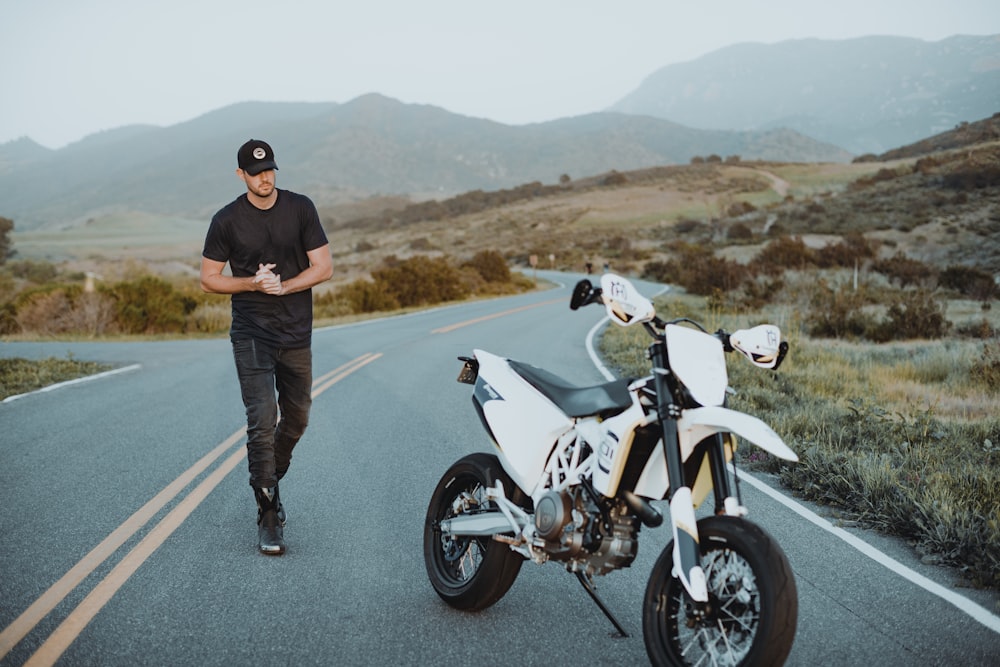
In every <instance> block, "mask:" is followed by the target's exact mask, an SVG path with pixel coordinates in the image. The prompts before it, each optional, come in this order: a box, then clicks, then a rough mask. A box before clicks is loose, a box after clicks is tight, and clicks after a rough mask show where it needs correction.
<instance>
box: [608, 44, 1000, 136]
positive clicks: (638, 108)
mask: <svg viewBox="0 0 1000 667" xmlns="http://www.w3.org/2000/svg"><path fill="white" fill-rule="evenodd" d="M611 109H612V110H614V111H622V112H626V113H633V114H644V115H649V116H655V117H657V118H663V119H667V120H670V121H673V122H675V123H681V124H683V125H687V126H690V127H698V128H706V129H715V128H726V129H731V130H732V129H744V130H765V129H771V128H775V127H787V128H791V129H793V130H796V131H797V132H800V133H802V134H805V135H807V136H810V137H815V138H816V139H819V140H821V141H826V142H829V143H832V144H835V145H837V146H842V147H844V148H846V149H847V150H849V151H851V152H853V153H855V154H863V153H882V152H885V151H887V150H889V149H891V148H893V147H895V146H901V145H905V144H909V143H911V142H914V141H917V140H919V139H922V138H924V137H927V136H930V135H932V134H936V133H938V132H941V131H942V130H948V129H951V128H953V127H955V126H956V125H958V124H959V123H961V122H965V121H972V120H975V119H978V118H984V117H986V116H989V115H991V114H993V113H994V112H996V111H1000V35H989V36H967V35H959V36H954V37H950V38H948V39H944V40H941V41H939V42H925V41H923V40H918V39H911V38H903V37H876V36H873V37H863V38H858V39H848V40H819V39H805V40H792V41H786V42H779V43H777V44H737V45H734V46H730V47H727V48H724V49H719V50H718V51H715V52H713V53H710V54H707V55H705V56H703V57H701V58H698V59H697V60H693V61H690V62H686V63H678V64H674V65H669V66H667V67H663V68H661V69H659V70H657V71H655V72H654V73H653V74H651V75H650V76H649V77H647V78H646V80H645V81H643V83H642V84H641V85H640V86H639V88H637V89H636V90H635V91H633V92H632V93H630V94H629V95H627V96H626V97H625V98H623V99H622V100H620V101H619V102H618V103H616V104H615V105H613V106H612V107H611Z"/></svg>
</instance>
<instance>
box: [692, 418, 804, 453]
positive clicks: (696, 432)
mask: <svg viewBox="0 0 1000 667" xmlns="http://www.w3.org/2000/svg"><path fill="white" fill-rule="evenodd" d="M677 431H678V435H679V436H680V441H681V457H682V458H683V459H684V460H685V461H686V460H687V458H688V457H689V456H690V455H691V452H692V451H693V450H694V447H695V445H697V444H698V443H699V442H701V441H702V440H704V439H705V438H706V437H708V436H710V435H713V434H715V433H719V432H729V433H735V434H736V435H738V436H740V437H741V438H743V439H744V440H749V441H750V442H752V443H754V444H755V445H757V446H758V447H760V448H761V449H763V450H764V451H766V452H768V453H769V454H773V455H775V456H777V457H778V458H779V459H784V460H786V461H798V460H799V457H798V456H797V455H796V454H795V452H793V451H792V450H791V449H790V448H789V447H788V445H786V444H785V442H784V441H783V440H782V439H781V436H779V435H778V434H777V433H775V432H774V429H772V428H771V427H770V426H768V425H767V424H765V423H764V422H762V421H761V420H759V419H757V418H756V417H753V416H751V415H748V414H746V413H745V412H737V411H736V410H730V409H729V408H719V407H713V408H693V409H691V410H685V411H684V412H683V414H682V415H681V418H680V419H678V420H677Z"/></svg>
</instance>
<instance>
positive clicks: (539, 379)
mask: <svg viewBox="0 0 1000 667" xmlns="http://www.w3.org/2000/svg"><path fill="white" fill-rule="evenodd" d="M510 367H511V368H513V369H514V372H516V373H517V374H518V375H520V376H521V377H522V378H524V379H525V380H527V382H528V384H530V385H531V386H532V387H534V388H535V389H537V390H538V391H540V392H541V393H542V394H543V395H544V396H545V397H546V398H548V399H549V400H550V401H552V402H553V403H555V404H556V406H557V407H558V408H559V409H560V410H562V411H563V412H565V413H566V414H567V415H568V416H570V417H590V416H593V415H600V416H601V417H603V418H608V417H613V416H614V415H617V414H619V413H621V412H623V411H624V410H625V409H626V408H628V407H629V406H631V405H632V397H631V395H630V394H629V391H628V386H629V384H631V383H632V380H631V379H629V378H624V379H621V380H612V381H611V382H605V383H604V384H598V385H594V386H592V387H579V386H577V385H574V384H572V383H571V382H569V381H568V380H564V379H563V378H561V377H559V376H558V375H556V374H555V373H550V372H549V371H547V370H544V369H541V368H536V367H535V366H531V365H529V364H525V363H521V362H519V361H513V360H511V361H510Z"/></svg>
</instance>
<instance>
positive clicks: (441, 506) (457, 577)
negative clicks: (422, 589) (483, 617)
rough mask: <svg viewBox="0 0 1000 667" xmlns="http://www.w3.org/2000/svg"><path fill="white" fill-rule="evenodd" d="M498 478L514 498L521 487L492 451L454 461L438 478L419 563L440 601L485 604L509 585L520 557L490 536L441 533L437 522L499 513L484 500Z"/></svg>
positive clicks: (478, 606)
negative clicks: (470, 513) (480, 514)
mask: <svg viewBox="0 0 1000 667" xmlns="http://www.w3.org/2000/svg"><path fill="white" fill-rule="evenodd" d="M498 479H499V480H501V482H502V483H503V487H504V492H505V493H506V494H507V497H508V498H510V499H511V500H514V502H517V497H518V496H515V494H520V491H519V490H518V489H517V487H516V486H515V485H514V482H513V481H512V480H511V479H510V476H509V475H507V473H506V472H504V470H503V468H502V467H501V466H500V461H499V459H497V457H496V456H493V455H492V454H481V453H477V454H470V455H468V456H466V457H464V458H462V459H459V460H458V461H457V462H456V463H455V464H454V465H452V466H451V468H449V469H448V471H447V472H446V473H445V474H444V476H443V477H442V478H441V481H440V482H438V485H437V488H435V489H434V494H433V495H432V496H431V502H430V505H429V506H428V508H427V518H426V520H425V522H424V565H425V566H426V567H427V576H428V577H429V578H430V580H431V585H432V586H433V587H434V590H435V591H437V594H438V595H439V596H441V599H442V600H444V601H445V602H447V603H448V604H449V605H451V606H452V607H455V608H456V609H465V610H468V611H478V610H480V609H485V608H486V607H489V606H490V605H492V604H493V603H495V602H496V601H497V600H499V599H500V598H502V597H503V596H504V594H505V593H506V592H507V591H508V590H509V589H510V587H511V586H512V585H513V584H514V579H516V578H517V573H518V572H520V571H521V563H523V562H524V559H523V558H522V557H521V555H520V554H518V553H516V552H514V551H511V549H510V547H509V546H507V545H506V544H502V543H500V542H497V541H495V540H494V539H493V538H492V537H452V536H448V535H444V534H442V532H441V521H443V520H445V519H449V518H451V517H453V516H457V515H458V514H461V513H464V512H483V511H494V512H496V511H499V510H498V509H497V507H496V505H495V503H493V502H492V501H487V499H486V488H487V487H488V486H496V480H498Z"/></svg>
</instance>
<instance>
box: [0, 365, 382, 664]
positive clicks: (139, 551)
mask: <svg viewBox="0 0 1000 667" xmlns="http://www.w3.org/2000/svg"><path fill="white" fill-rule="evenodd" d="M381 356H382V354H381V353H379V354H373V353H370V352H369V353H367V354H363V355H361V356H360V357H358V358H357V359H354V360H352V361H349V362H347V363H346V364H343V365H342V366H340V367H338V368H335V369H333V370H332V371H330V372H328V373H326V374H324V375H322V376H320V377H319V378H318V379H316V380H314V381H313V390H312V397H313V398H316V397H317V396H319V395H320V394H321V393H323V392H324V391H326V390H327V389H329V388H330V387H331V386H333V385H334V384H336V383H337V382H339V381H340V380H342V379H343V378H345V377H347V376H348V375H350V374H351V373H353V372H354V371H356V370H358V369H360V368H362V367H363V366H366V365H367V364H369V363H371V362H372V361H375V360H376V359H378V358H379V357H381ZM246 430H247V429H246V427H245V426H244V427H242V428H240V429H238V430H237V431H235V432H234V433H233V434H232V435H230V436H229V437H228V438H226V439H225V440H224V441H223V442H222V443H220V444H219V445H218V446H216V447H215V448H214V449H213V450H212V451H211V452H209V453H208V454H206V455H205V456H203V457H202V458H201V459H199V460H198V462H197V463H195V464H194V465H193V466H191V467H190V468H188V469H187V470H186V471H184V472H183V473H181V475H180V476H179V477H178V478H177V479H175V480H174V481H173V482H171V483H170V484H168V485H167V486H166V487H164V489H163V490H162V491H160V492H159V493H158V494H156V496H154V497H153V498H152V499H151V500H150V501H149V502H147V503H146V504H145V505H143V506H142V507H141V508H139V510H137V511H136V512H135V513H134V514H133V515H132V516H130V517H129V518H128V519H126V520H125V522H124V523H122V525H121V526H119V527H118V528H117V529H115V530H114V531H113V532H112V533H111V534H110V535H108V536H107V537H106V538H105V539H104V540H103V541H101V543H100V544H98V545H97V546H96V547H94V549H93V550H91V552H90V553H88V554H87V555H86V556H84V557H83V558H82V559H81V560H80V562H78V563H77V564H76V565H74V566H73V567H72V568H71V569H70V570H69V571H68V572H67V573H66V574H65V575H63V576H62V578H60V579H59V581H57V582H56V583H54V584H53V585H52V586H50V587H49V589H48V590H46V591H45V592H44V593H42V595H41V596H40V597H39V598H38V599H37V600H35V602H34V603H32V604H31V606H29V607H28V608H27V609H26V610H25V611H24V612H23V613H22V614H21V615H20V616H18V617H17V618H16V619H15V620H14V622H13V623H11V624H10V625H9V626H7V627H6V628H5V629H4V630H3V632H0V659H3V657H4V656H6V655H7V653H9V652H10V651H11V649H13V648H14V646H16V645H17V644H18V642H20V641H21V640H22V639H24V637H25V636H26V635H27V634H28V633H29V632H31V631H32V630H33V629H34V628H35V627H36V626H37V625H38V623H40V622H41V620H42V619H43V618H45V616H47V615H48V613H49V612H51V611H52V609H54V608H55V607H56V605H58V604H59V603H60V602H62V601H63V600H64V599H65V598H66V596H67V595H69V594H70V592H72V591H73V590H74V589H75V588H76V587H77V586H78V585H79V584H80V582H82V581H83V580H84V579H85V578H86V577H87V576H89V575H90V574H91V573H92V572H93V571H94V570H95V569H97V567H98V566H100V565H101V563H103V562H104V561H106V560H107V559H108V558H109V557H110V556H111V555H112V554H114V553H115V551H117V550H118V549H119V548H120V547H121V546H122V544H124V543H125V542H126V541H127V540H128V539H129V538H131V537H132V536H133V535H135V533H136V532H138V531H139V530H140V529H141V528H142V527H143V526H145V525H146V524H147V523H149V521H150V520H151V519H152V518H153V517H154V516H155V515H156V514H157V513H158V512H159V511H160V510H161V509H163V507H164V506H165V505H166V504H167V503H169V502H170V501H171V500H173V499H174V498H175V497H176V496H177V495H178V494H179V493H180V492H181V491H182V490H183V489H184V488H185V487H186V486H187V485H188V484H190V483H191V481H192V480H194V479H195V478H196V477H198V475H200V474H201V473H202V472H204V471H205V470H206V469H207V468H208V467H209V466H210V465H212V464H213V463H214V462H215V461H216V459H218V458H219V457H220V456H222V454H223V453H225V452H226V451H227V450H228V449H230V448H231V447H233V445H235V444H236V443H237V442H239V441H240V440H241V439H242V438H243V437H244V436H245V435H246ZM245 456H246V451H245V449H243V448H241V449H239V450H238V451H236V452H235V453H233V454H232V455H231V456H230V457H229V458H228V459H226V460H225V461H224V462H223V463H222V465H220V466H219V467H218V468H217V469H216V470H215V471H213V472H212V473H211V474H210V475H209V476H208V477H206V478H205V480H204V481H202V482H201V484H199V485H198V486H197V487H195V489H194V490H193V491H192V492H191V493H190V494H188V496H187V497H185V498H184V499H183V500H182V501H181V502H180V503H179V504H178V505H177V507H175V508H174V509H173V510H172V511H171V512H170V513H169V514H167V516H166V517H164V518H163V520H162V521H160V523H158V524H157V525H156V527H155V528H153V529H152V530H151V531H150V533H149V534H148V535H147V536H146V537H145V538H143V539H142V541H140V542H139V544H138V545H136V546H135V547H134V548H133V549H132V550H131V551H130V552H129V553H128V554H127V555H126V556H125V557H124V558H123V559H122V561H121V562H120V563H118V565H116V566H115V567H114V569H112V571H111V572H110V573H109V574H108V575H107V576H106V577H105V578H104V579H103V580H102V581H101V582H100V583H99V584H98V585H97V586H96V587H95V588H94V589H93V590H92V591H91V592H90V594H88V595H87V597H86V598H84V600H83V601H82V602H81V603H80V604H79V605H78V606H77V607H76V609H74V610H73V612H72V613H71V614H70V615H69V616H68V617H67V618H66V619H65V620H64V621H63V622H62V623H61V624H60V625H59V627H58V628H56V630H55V632H53V633H52V635H50V636H49V638H48V639H47V640H46V641H45V643H44V644H42V646H41V647H39V649H38V650H37V651H36V652H35V654H34V655H32V656H31V658H30V659H29V661H28V662H27V663H25V664H26V665H29V664H30V665H51V664H54V663H55V662H56V661H57V660H58V659H59V657H60V656H62V654H63V652H65V650H66V649H67V648H68V647H69V645H70V644H71V643H72V642H73V640H75V639H76V637H77V636H79V634H80V632H82V631H83V629H84V628H85V627H86V625H87V624H88V623H89V622H90V621H91V620H92V619H93V618H94V616H95V615H96V614H97V612H98V611H100V610H101V608H103V607H104V605H105V604H107V603H108V601H110V599H111V597H112V596H114V594H115V593H116V592H117V591H118V589H119V588H120V587H121V586H122V584H124V583H125V581H126V580H128V578H129V577H130V576H132V574H133V573H135V571H136V569H138V567H139V566H140V565H141V564H142V563H143V562H145V561H146V560H147V559H148V558H149V556H151V555H152V553H153V552H154V551H156V549H157V548H159V546H160V545H161V544H163V542H164V540H166V539H167V537H169V536H170V535H171V534H172V533H173V532H174V531H175V530H176V529H177V528H178V527H179V526H180V525H181V523H183V521H184V520H185V519H186V518H187V516H188V515H189V514H190V513H191V512H192V511H193V510H194V508H195V507H197V506H198V504H199V503H201V501H202V500H204V499H205V497H207V496H208V494H209V492H211V491H212V489H214V488H215V487H216V486H218V484H219V482H221V481H222V479H223V478H224V477H225V476H226V475H227V474H229V473H230V472H231V471H232V469H233V468H234V467H235V466H236V465H237V464H238V463H239V462H240V461H241V460H243V459H244V457H245Z"/></svg>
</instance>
